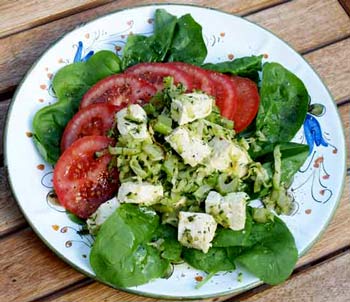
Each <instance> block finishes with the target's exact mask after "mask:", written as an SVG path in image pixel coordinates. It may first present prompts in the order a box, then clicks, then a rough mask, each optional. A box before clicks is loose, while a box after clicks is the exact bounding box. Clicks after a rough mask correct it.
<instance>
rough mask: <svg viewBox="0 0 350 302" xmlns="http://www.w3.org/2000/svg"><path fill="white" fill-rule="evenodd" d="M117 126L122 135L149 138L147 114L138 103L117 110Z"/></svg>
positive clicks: (141, 138) (142, 138)
mask: <svg viewBox="0 0 350 302" xmlns="http://www.w3.org/2000/svg"><path fill="white" fill-rule="evenodd" d="M116 116H117V128H118V130H119V132H120V134H121V135H126V134H130V135H131V136H132V137H133V138H135V139H140V140H145V139H147V138H149V137H150V136H149V133H148V131H147V114H146V112H145V110H143V108H142V107H141V106H140V105H138V104H133V105H130V106H128V107H127V108H124V109H122V110H120V111H118V112H117V114H116Z"/></svg>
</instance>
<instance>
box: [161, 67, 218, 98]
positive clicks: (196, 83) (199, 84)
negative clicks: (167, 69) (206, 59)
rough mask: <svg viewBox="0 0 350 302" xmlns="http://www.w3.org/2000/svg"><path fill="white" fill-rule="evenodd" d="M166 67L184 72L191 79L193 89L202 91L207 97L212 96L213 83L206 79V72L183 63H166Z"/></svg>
mask: <svg viewBox="0 0 350 302" xmlns="http://www.w3.org/2000/svg"><path fill="white" fill-rule="evenodd" d="M167 65H170V66H176V67H177V68H179V69H181V70H182V71H184V72H186V73H187V74H188V76H190V77H191V80H192V87H193V89H198V90H202V91H203V92H205V93H206V94H209V95H213V94H214V83H213V81H212V80H211V79H210V78H209V77H208V72H207V71H206V70H204V69H202V68H200V67H198V66H195V65H191V64H187V63H183V62H173V63H167Z"/></svg>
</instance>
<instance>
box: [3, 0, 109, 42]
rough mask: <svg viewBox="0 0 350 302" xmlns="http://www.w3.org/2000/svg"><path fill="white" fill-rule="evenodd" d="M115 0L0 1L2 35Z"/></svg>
mask: <svg viewBox="0 0 350 302" xmlns="http://www.w3.org/2000/svg"><path fill="white" fill-rule="evenodd" d="M111 1H113V0H84V1H82V0H70V1H66V0H51V1H46V0H17V1H16V2H15V3H14V1H12V0H2V1H0V15H1V23H0V37H3V36H6V35H10V34H13V33H16V32H18V31H21V30H25V29H28V28H31V27H34V26H37V25H41V24H44V23H47V22H50V21H52V20H55V19H58V18H62V17H64V16H67V15H70V14H73V13H76V12H78V11H83V10H86V9H89V8H92V7H94V6H98V5H101V4H105V3H108V2H111Z"/></svg>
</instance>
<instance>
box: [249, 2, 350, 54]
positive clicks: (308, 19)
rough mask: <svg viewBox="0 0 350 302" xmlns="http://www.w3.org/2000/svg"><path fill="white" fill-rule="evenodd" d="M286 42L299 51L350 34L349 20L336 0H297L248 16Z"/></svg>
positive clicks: (304, 50) (307, 49) (310, 48)
mask: <svg viewBox="0 0 350 302" xmlns="http://www.w3.org/2000/svg"><path fill="white" fill-rule="evenodd" d="M248 19H249V20H251V21H253V22H256V23H258V24H260V25H262V26H264V27H266V28H267V29H269V30H271V31H272V32H273V33H275V34H276V35H278V36H279V37H281V38H282V39H284V40H285V41H287V42H288V43H290V44H291V45H292V47H294V48H295V49H297V50H298V51H299V52H306V51H309V50H312V49H313V48H315V47H320V46H323V45H326V44H328V43H330V42H332V41H335V40H338V39H341V38H344V37H348V36H349V35H350V19H349V17H348V15H347V14H346V13H345V11H344V9H343V8H342V7H341V5H340V4H339V2H338V1H336V0H323V1H314V0H296V1H291V2H289V3H286V4H284V5H279V6H277V7H273V8H271V9H267V10H264V11H261V12H258V13H256V14H253V15H251V16H249V17H248Z"/></svg>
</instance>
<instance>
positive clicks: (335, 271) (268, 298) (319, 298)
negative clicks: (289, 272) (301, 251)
mask: <svg viewBox="0 0 350 302" xmlns="http://www.w3.org/2000/svg"><path fill="white" fill-rule="evenodd" d="M240 301H241V302H243V301H245V302H280V301H288V302H329V301H332V302H345V301H350V252H349V251H347V252H344V253H343V254H341V255H339V256H337V257H334V258H332V259H330V260H328V261H326V262H325V263H320V264H319V265H317V266H315V267H312V268H311V269H309V270H307V271H304V272H302V273H298V274H296V275H294V276H293V277H292V278H290V279H289V280H288V281H287V282H286V283H284V284H282V285H278V286H275V287H271V288H268V289H266V290H264V291H262V292H261V293H258V294H255V295H253V296H251V297H247V298H240Z"/></svg>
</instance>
